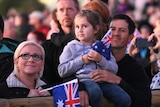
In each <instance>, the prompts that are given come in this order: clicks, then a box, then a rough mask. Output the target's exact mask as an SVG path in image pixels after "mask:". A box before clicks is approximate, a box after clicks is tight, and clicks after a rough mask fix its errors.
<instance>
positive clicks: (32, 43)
mask: <svg viewBox="0 0 160 107" xmlns="http://www.w3.org/2000/svg"><path fill="white" fill-rule="evenodd" d="M28 45H34V46H36V47H38V48H39V49H40V50H41V53H42V58H43V60H45V51H44V49H43V47H42V46H41V45H39V44H37V43H35V42H33V41H24V42H21V43H20V44H19V45H18V47H17V48H16V50H15V53H14V60H16V59H17V58H18V57H19V55H20V52H21V50H22V49H23V48H24V47H25V46H28ZM43 70H44V65H43V66H42V69H41V71H40V72H39V74H38V75H37V78H41V77H42V75H43ZM18 72H19V71H18V68H17V65H16V64H15V63H14V70H13V73H15V74H18Z"/></svg>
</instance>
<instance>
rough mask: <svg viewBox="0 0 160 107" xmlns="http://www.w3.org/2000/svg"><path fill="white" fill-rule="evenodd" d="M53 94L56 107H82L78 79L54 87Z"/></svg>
mask: <svg viewBox="0 0 160 107" xmlns="http://www.w3.org/2000/svg"><path fill="white" fill-rule="evenodd" d="M52 93H53V97H54V107H80V99H79V95H78V80H77V79H74V80H71V81H69V82H66V83H63V84H60V85H57V86H55V87H53V90H52Z"/></svg>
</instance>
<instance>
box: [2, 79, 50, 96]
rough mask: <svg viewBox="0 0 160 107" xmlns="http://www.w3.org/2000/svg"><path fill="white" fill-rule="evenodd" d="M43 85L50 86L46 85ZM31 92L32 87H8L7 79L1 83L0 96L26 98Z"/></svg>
mask: <svg viewBox="0 0 160 107" xmlns="http://www.w3.org/2000/svg"><path fill="white" fill-rule="evenodd" d="M42 87H43V88H44V89H45V88H48V87H47V86H46V85H45V86H42ZM29 92H30V89H28V88H25V87H8V86H7V82H6V81H4V82H2V83H0V98H26V97H27V96H28V94H29ZM50 93H51V92H50Z"/></svg>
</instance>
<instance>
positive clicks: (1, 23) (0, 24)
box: [0, 15, 4, 33]
mask: <svg viewBox="0 0 160 107" xmlns="http://www.w3.org/2000/svg"><path fill="white" fill-rule="evenodd" d="M0 30H1V32H2V33H3V32H4V21H3V17H2V15H0Z"/></svg>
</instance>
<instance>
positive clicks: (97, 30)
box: [94, 25, 100, 34]
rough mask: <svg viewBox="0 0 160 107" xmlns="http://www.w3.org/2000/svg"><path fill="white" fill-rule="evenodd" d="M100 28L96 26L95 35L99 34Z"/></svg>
mask: <svg viewBox="0 0 160 107" xmlns="http://www.w3.org/2000/svg"><path fill="white" fill-rule="evenodd" d="M99 29H100V26H99V25H96V26H95V28H94V34H97V33H98V32H99Z"/></svg>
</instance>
